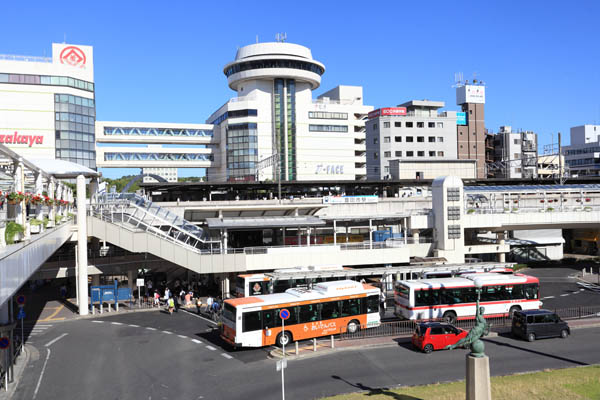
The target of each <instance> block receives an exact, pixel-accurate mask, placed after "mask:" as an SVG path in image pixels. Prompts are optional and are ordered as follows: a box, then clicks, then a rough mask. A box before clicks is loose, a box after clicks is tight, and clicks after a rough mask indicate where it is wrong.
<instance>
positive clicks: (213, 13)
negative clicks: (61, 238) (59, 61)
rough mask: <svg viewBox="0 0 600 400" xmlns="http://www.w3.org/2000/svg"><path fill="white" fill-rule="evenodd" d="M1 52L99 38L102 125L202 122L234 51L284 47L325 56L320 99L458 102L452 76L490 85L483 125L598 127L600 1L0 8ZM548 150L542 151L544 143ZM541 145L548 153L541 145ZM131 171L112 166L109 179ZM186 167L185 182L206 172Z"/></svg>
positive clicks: (219, 94) (38, 51)
mask: <svg viewBox="0 0 600 400" xmlns="http://www.w3.org/2000/svg"><path fill="white" fill-rule="evenodd" d="M2 8H3V15H4V16H10V17H9V18H2V20H3V21H2V24H0V38H1V39H0V53H8V54H25V55H50V54H51V43H52V42H62V41H63V40H64V38H65V36H66V41H67V42H68V43H75V44H86V45H92V46H94V68H95V81H96V103H97V105H96V107H97V118H98V119H99V120H126V121H166V122H189V123H203V122H205V120H206V118H207V117H208V116H209V115H210V114H211V113H212V112H213V111H214V110H216V109H217V108H218V107H220V106H221V105H222V104H223V103H225V102H226V101H227V100H228V99H229V98H230V97H233V95H234V92H233V91H231V90H230V89H229V88H228V87H227V80H226V78H225V76H224V75H223V73H222V69H223V66H224V65H225V64H226V63H227V62H229V61H231V60H232V59H233V58H234V56H235V52H236V49H237V48H238V47H240V46H244V45H247V44H251V43H254V42H255V41H256V36H257V35H258V38H259V41H261V42H265V41H273V40H274V38H275V34H276V33H277V32H286V33H287V37H288V41H289V42H292V43H298V44H302V45H305V46H307V47H309V48H311V49H312V52H313V57H314V58H315V59H317V60H319V61H321V62H322V63H324V64H325V67H326V72H325V75H324V76H323V80H322V85H321V87H320V88H319V89H317V90H316V91H315V97H316V96H317V95H319V94H320V93H322V92H324V91H326V90H328V89H330V88H332V87H334V86H336V85H338V84H346V85H361V86H363V88H364V100H365V103H366V104H369V105H373V106H375V107H376V108H377V107H383V106H394V105H396V104H399V103H402V102H404V101H407V100H410V99H424V98H427V99H431V100H443V101H445V102H446V108H447V109H451V110H452V109H457V108H458V107H457V106H456V105H455V96H454V89H453V88H452V85H453V83H454V74H455V72H463V74H464V77H465V78H472V77H473V74H474V73H475V74H476V76H477V77H478V78H479V79H482V80H484V81H485V82H486V84H487V92H486V97H487V98H486V127H487V128H488V129H492V130H494V131H497V130H498V127H499V126H500V125H511V126H512V127H513V128H516V129H524V130H525V129H527V130H533V131H535V132H537V133H538V134H539V135H540V139H539V142H540V145H543V144H547V143H550V141H551V137H552V136H551V135H552V134H553V133H554V140H555V141H556V132H559V131H560V132H562V133H563V142H565V143H568V141H569V128H570V127H571V126H576V125H581V124H585V123H600V72H599V71H600V65H599V61H600V52H599V49H600V46H599V38H600V32H599V31H598V28H597V26H598V17H599V16H600V2H598V1H576V2H571V3H565V2H555V1H503V2H483V1H467V2H462V1H453V2H446V1H440V2H435V1H429V2H420V3H418V4H417V3H416V2H398V1H392V2H373V3H369V2H364V1H362V2H353V1H346V2H327V1H320V2H311V1H304V2H282V1H278V2H275V1H265V2H262V1H253V2H247V1H243V2H242V1H240V2H236V1H230V2H205V1H172V2H165V1H162V2H158V1H144V2H142V1H138V2H132V1H119V2H117V1H103V2H81V1H76V2H75V1H74V2H60V1H55V2H45V1H44V2H42V1H38V2H36V1H34V2H27V6H26V7H25V6H23V5H22V4H21V3H19V2H8V3H5V4H3V6H2ZM540 147H542V146H540ZM540 150H542V148H540ZM123 172H125V171H122V170H121V171H116V170H112V171H110V170H105V171H104V175H105V176H109V177H112V176H120V175H121V173H123ZM197 174H198V171H197V170H196V171H195V170H187V171H184V170H180V176H187V175H197Z"/></svg>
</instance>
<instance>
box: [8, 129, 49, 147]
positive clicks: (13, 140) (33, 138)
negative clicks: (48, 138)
mask: <svg viewBox="0 0 600 400" xmlns="http://www.w3.org/2000/svg"><path fill="white" fill-rule="evenodd" d="M0 143H2V144H27V145H29V147H31V146H33V144H34V143H35V144H44V136H42V135H19V134H18V133H17V132H15V133H14V134H12V135H0Z"/></svg>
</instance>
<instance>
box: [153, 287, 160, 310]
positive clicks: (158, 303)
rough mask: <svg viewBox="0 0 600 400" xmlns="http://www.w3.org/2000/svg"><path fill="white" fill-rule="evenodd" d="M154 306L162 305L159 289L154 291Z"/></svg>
mask: <svg viewBox="0 0 600 400" xmlns="http://www.w3.org/2000/svg"><path fill="white" fill-rule="evenodd" d="M153 306H156V307H160V294H159V293H158V290H157V291H156V292H154V304H153Z"/></svg>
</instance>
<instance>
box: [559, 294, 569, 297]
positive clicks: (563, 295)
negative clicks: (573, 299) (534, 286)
mask: <svg viewBox="0 0 600 400" xmlns="http://www.w3.org/2000/svg"><path fill="white" fill-rule="evenodd" d="M569 294H570V293H565V294H561V295H560V297H565V296H568V295H569Z"/></svg>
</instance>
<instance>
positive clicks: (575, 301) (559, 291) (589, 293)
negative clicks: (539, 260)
mask: <svg viewBox="0 0 600 400" xmlns="http://www.w3.org/2000/svg"><path fill="white" fill-rule="evenodd" d="M578 272H581V271H580V270H577V269H572V268H568V267H564V268H556V267H553V268H535V269H528V270H525V271H524V272H523V273H525V274H527V275H532V276H536V277H538V278H539V279H540V296H541V298H542V302H543V307H544V308H550V309H554V308H568V307H578V306H597V305H599V304H600V292H597V291H594V290H589V289H586V288H584V287H583V286H581V285H580V284H579V280H578V279H577V278H576V277H575V276H576V275H577V273H578Z"/></svg>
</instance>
